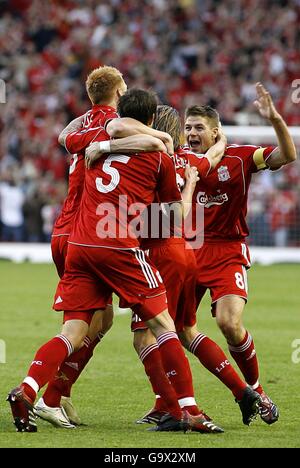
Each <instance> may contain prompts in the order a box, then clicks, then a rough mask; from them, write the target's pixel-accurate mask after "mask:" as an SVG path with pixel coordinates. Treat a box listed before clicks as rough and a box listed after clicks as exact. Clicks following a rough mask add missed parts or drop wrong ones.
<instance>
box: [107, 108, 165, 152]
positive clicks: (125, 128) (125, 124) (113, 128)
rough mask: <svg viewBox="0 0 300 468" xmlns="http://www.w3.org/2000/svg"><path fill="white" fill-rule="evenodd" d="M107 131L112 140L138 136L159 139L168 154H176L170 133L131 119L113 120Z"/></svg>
mask: <svg viewBox="0 0 300 468" xmlns="http://www.w3.org/2000/svg"><path fill="white" fill-rule="evenodd" d="M106 131H107V133H108V134H109V136H110V137H111V138H124V137H127V136H132V135H138V134H145V135H150V136H152V137H155V138H158V139H159V140H161V141H162V142H163V143H164V144H165V145H166V147H167V150H168V154H170V155H173V154H174V147H173V141H172V138H171V137H170V135H169V134H168V133H165V132H161V131H159V130H155V129H154V128H152V127H148V126H147V125H144V124H143V123H141V122H138V121H137V120H135V119H131V118H130V117H124V118H121V119H113V120H111V121H110V122H109V124H108V125H107V127H106Z"/></svg>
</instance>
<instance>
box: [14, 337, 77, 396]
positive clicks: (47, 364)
mask: <svg viewBox="0 0 300 468" xmlns="http://www.w3.org/2000/svg"><path fill="white" fill-rule="evenodd" d="M72 352H73V346H72V344H71V343H70V341H69V340H68V339H67V338H66V337H65V336H64V335H58V336H56V337H55V338H53V339H52V340H50V341H48V343H46V344H44V345H43V346H42V347H41V348H40V349H39V350H38V352H37V353H36V355H35V358H34V360H33V362H32V364H31V366H30V368H29V372H28V375H27V377H26V378H25V380H24V382H23V386H24V390H25V393H26V394H27V395H28V396H29V398H30V399H31V400H32V401H34V400H35V397H36V394H37V392H38V390H39V389H40V388H42V387H43V386H44V385H45V384H46V383H47V382H49V380H51V379H53V377H54V375H55V373H56V371H57V369H58V368H59V367H60V365H61V363H62V362H63V361H64V360H65V358H66V357H68V356H70V355H71V354H72Z"/></svg>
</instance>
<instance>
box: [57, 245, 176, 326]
mask: <svg viewBox="0 0 300 468" xmlns="http://www.w3.org/2000/svg"><path fill="white" fill-rule="evenodd" d="M113 292H115V293H116V294H117V295H118V296H119V297H120V298H121V299H122V300H123V301H126V302H127V303H128V305H129V307H131V308H132V309H133V310H134V311H135V312H136V313H138V314H139V315H140V317H141V318H142V319H143V320H145V321H147V320H150V319H151V318H153V317H155V316H156V315H158V314H160V313H161V312H163V311H164V310H165V309H166V308H167V298H166V294H165V287H164V285H163V282H162V280H161V277H160V275H159V273H158V271H157V269H156V268H155V267H154V266H153V265H152V264H151V262H149V261H147V260H146V258H145V254H144V252H143V251H141V250H140V249H138V248H135V249H128V250H122V249H120V250H119V249H110V248H107V249H106V248H93V247H81V246H78V245H73V244H69V247H68V256H67V259H66V269H65V274H64V276H63V278H62V279H61V280H60V282H59V284H58V287H57V291H56V294H55V303H54V306H53V308H54V309H55V310H59V311H60V310H64V311H79V312H81V311H90V310H98V309H105V308H106V306H107V304H109V303H110V299H111V294H112V293H113Z"/></svg>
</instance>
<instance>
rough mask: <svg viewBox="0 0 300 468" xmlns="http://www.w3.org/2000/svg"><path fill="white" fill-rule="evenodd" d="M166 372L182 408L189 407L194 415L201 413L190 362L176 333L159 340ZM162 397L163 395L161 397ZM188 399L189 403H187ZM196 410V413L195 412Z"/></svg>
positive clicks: (163, 336)
mask: <svg viewBox="0 0 300 468" xmlns="http://www.w3.org/2000/svg"><path fill="white" fill-rule="evenodd" d="M157 344H158V346H159V351H160V355H161V360H162V363H163V366H164V370H165V372H166V374H167V377H168V378H169V380H170V382H171V384H172V385H173V388H174V389H175V391H176V394H177V398H178V400H179V402H180V406H181V407H183V406H184V407H187V406H188V407H189V408H188V409H189V410H191V411H192V413H195V412H196V414H197V413H199V409H198V408H197V406H196V403H195V400H194V390H193V383H192V374H191V370H190V366H189V362H188V360H187V358H186V356H185V354H184V351H183V348H182V346H181V343H180V341H179V339H178V336H177V334H176V333H175V332H166V333H163V334H162V335H160V336H159V337H158V338H157ZM161 396H162V395H161ZM186 399H188V402H186ZM194 410H195V411H194Z"/></svg>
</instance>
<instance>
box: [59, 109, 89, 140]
mask: <svg viewBox="0 0 300 468" xmlns="http://www.w3.org/2000/svg"><path fill="white" fill-rule="evenodd" d="M83 118H84V115H81V116H80V117H77V118H76V119H74V120H72V122H70V123H69V124H68V125H67V126H66V127H65V128H64V129H63V130H62V131H61V132H60V134H59V136H58V143H59V144H60V145H61V146H65V141H66V137H67V135H68V134H69V133H72V132H76V131H77V130H79V129H80V128H81V127H82V121H83Z"/></svg>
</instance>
